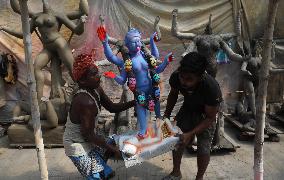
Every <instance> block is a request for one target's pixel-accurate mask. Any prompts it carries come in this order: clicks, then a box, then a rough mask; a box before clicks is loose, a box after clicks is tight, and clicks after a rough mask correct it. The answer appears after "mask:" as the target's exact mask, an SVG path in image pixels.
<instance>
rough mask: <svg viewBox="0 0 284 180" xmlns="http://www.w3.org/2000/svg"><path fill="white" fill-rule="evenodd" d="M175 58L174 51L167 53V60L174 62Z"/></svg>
mask: <svg viewBox="0 0 284 180" xmlns="http://www.w3.org/2000/svg"><path fill="white" fill-rule="evenodd" d="M174 59H175V57H174V55H173V53H172V52H171V53H169V54H167V55H166V57H165V60H167V61H168V62H172V61H173V60H174Z"/></svg>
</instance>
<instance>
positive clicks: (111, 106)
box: [99, 87, 136, 113]
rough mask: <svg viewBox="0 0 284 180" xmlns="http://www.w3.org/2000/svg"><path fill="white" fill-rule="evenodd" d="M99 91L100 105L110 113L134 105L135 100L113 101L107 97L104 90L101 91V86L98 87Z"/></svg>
mask: <svg viewBox="0 0 284 180" xmlns="http://www.w3.org/2000/svg"><path fill="white" fill-rule="evenodd" d="M99 92H100V97H101V104H102V106H103V107H104V108H106V110H108V111H109V112H111V113H118V112H121V111H125V110H127V109H129V108H131V107H133V106H135V105H136V101H135V100H132V101H129V102H126V103H113V102H112V101H111V100H110V99H109V97H108V96H107V95H106V94H105V92H104V91H103V89H102V88H101V87H100V88H99Z"/></svg>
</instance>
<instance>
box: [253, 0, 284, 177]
mask: <svg viewBox="0 0 284 180" xmlns="http://www.w3.org/2000/svg"><path fill="white" fill-rule="evenodd" d="M278 3H279V0H270V1H269V6H268V14H267V24H266V27H265V30H264V46H263V52H262V65H261V68H260V72H259V74H260V81H259V87H258V93H259V94H258V97H257V101H256V102H257V103H256V105H257V109H256V129H255V131H256V133H255V144H254V179H255V180H263V171H264V170H263V144H264V127H265V113H266V97H267V86H268V78H269V69H270V61H271V48H272V40H273V31H274V24H275V17H276V12H277V7H278Z"/></svg>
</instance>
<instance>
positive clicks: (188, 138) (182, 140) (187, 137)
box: [180, 132, 194, 146]
mask: <svg viewBox="0 0 284 180" xmlns="http://www.w3.org/2000/svg"><path fill="white" fill-rule="evenodd" d="M193 137H194V134H192V133H191V132H188V133H183V134H182V135H181V136H180V143H181V144H182V145H183V146H186V145H188V143H189V142H190V141H191V140H192V139H193Z"/></svg>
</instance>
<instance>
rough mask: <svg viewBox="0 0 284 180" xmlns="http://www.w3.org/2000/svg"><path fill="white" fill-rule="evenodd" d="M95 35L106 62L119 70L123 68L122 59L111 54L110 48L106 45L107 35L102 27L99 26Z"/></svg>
mask: <svg viewBox="0 0 284 180" xmlns="http://www.w3.org/2000/svg"><path fill="white" fill-rule="evenodd" d="M97 34H98V37H99V39H100V40H101V42H102V44H103V47H104V54H105V56H106V58H107V60H108V61H110V62H111V63H113V64H115V65H117V66H118V67H120V68H123V65H124V62H123V60H122V59H120V58H118V57H117V56H116V55H114V54H113V52H112V50H111V47H110V45H109V43H108V35H107V33H106V30H105V28H104V27H103V26H100V27H99V28H98V29H97Z"/></svg>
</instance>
